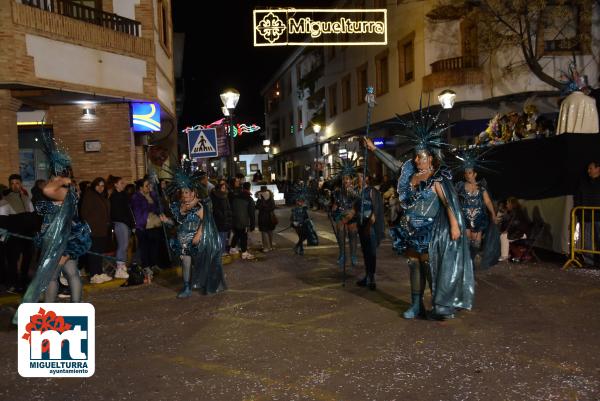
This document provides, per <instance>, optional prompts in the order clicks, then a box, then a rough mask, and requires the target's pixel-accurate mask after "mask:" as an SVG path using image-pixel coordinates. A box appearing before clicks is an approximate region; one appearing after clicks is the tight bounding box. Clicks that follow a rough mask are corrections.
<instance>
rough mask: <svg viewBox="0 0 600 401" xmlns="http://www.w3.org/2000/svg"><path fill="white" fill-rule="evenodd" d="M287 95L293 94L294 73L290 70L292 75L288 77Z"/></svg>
mask: <svg viewBox="0 0 600 401" xmlns="http://www.w3.org/2000/svg"><path fill="white" fill-rule="evenodd" d="M286 95H288V96H291V95H292V73H291V72H290V75H288V79H287V93H286Z"/></svg>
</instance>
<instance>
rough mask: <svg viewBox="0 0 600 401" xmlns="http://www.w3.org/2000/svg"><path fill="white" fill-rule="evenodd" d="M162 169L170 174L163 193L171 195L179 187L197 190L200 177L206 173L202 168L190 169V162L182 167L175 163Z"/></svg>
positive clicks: (198, 189) (179, 188)
mask: <svg viewBox="0 0 600 401" xmlns="http://www.w3.org/2000/svg"><path fill="white" fill-rule="evenodd" d="M163 171H165V172H166V173H167V174H168V175H169V176H170V182H169V185H167V188H166V189H165V193H166V194H167V195H168V196H173V195H174V194H175V193H176V192H177V191H179V190H181V189H191V190H193V191H196V192H199V191H200V179H201V178H202V177H204V176H205V175H206V173H205V172H204V171H202V170H196V171H192V166H191V164H190V163H186V164H184V166H183V167H182V166H180V165H179V164H176V165H175V167H173V168H170V167H167V168H163ZM156 181H157V180H156Z"/></svg>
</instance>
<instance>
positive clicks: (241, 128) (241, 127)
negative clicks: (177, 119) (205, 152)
mask: <svg viewBox="0 0 600 401" xmlns="http://www.w3.org/2000/svg"><path fill="white" fill-rule="evenodd" d="M225 120H226V119H225V118H221V119H220V120H217V121H215V122H213V123H210V124H208V125H201V124H200V125H194V126H193V127H187V128H185V129H183V130H181V132H182V133H185V134H188V133H189V132H190V131H192V130H199V129H206V128H216V127H219V126H221V125H222V126H223V127H225V132H229V124H225V123H224V122H225ZM260 130H261V127H260V126H258V125H256V124H250V125H248V124H236V125H235V126H234V127H233V137H234V138H235V137H236V136H238V135H242V134H249V133H252V132H256V131H260Z"/></svg>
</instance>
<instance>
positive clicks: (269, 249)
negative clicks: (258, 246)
mask: <svg viewBox="0 0 600 401" xmlns="http://www.w3.org/2000/svg"><path fill="white" fill-rule="evenodd" d="M262 251H263V253H267V252H271V248H263V250H262Z"/></svg>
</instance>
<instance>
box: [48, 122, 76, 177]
mask: <svg viewBox="0 0 600 401" xmlns="http://www.w3.org/2000/svg"><path fill="white" fill-rule="evenodd" d="M41 136H42V149H43V151H44V154H45V155H46V158H47V159H48V166H49V169H50V174H51V175H57V176H58V175H60V176H68V175H69V172H70V170H71V158H70V157H69V155H68V154H67V152H66V151H65V150H64V149H62V146H59V144H58V143H57V142H56V141H55V139H54V137H53V136H52V134H51V133H50V132H49V131H45V130H44V128H43V126H42V135H41Z"/></svg>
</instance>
